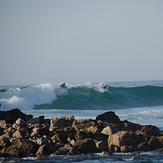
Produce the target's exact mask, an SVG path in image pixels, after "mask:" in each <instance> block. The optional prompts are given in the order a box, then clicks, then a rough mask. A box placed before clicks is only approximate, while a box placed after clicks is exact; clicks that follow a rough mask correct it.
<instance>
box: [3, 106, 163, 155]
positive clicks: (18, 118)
mask: <svg viewBox="0 0 163 163" xmlns="http://www.w3.org/2000/svg"><path fill="white" fill-rule="evenodd" d="M153 150H157V151H163V132H162V131H160V129H159V128H158V127H156V126H152V125H140V124H135V123H132V122H129V121H127V120H125V121H121V120H120V119H119V117H118V116H117V115H116V114H115V113H114V112H106V113H103V114H101V115H98V116H97V117H96V119H79V120H77V119H75V118H74V116H65V117H58V118H51V119H45V117H44V116H40V117H33V116H32V115H26V114H24V113H23V112H21V111H20V109H12V110H10V111H0V157H20V158H22V157H29V156H33V157H36V158H44V157H45V156H49V155H51V156H56V155H80V154H93V153H101V155H110V154H112V153H116V152H133V153H135V154H139V152H140V151H153Z"/></svg>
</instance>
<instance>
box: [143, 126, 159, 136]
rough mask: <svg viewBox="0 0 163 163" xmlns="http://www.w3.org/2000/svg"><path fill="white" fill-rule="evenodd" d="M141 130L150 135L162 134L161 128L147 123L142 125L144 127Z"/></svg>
mask: <svg viewBox="0 0 163 163" xmlns="http://www.w3.org/2000/svg"><path fill="white" fill-rule="evenodd" d="M140 132H142V133H143V134H145V135H147V136H148V137H150V136H158V135H159V134H160V129H159V128H158V127H156V126H152V125H145V126H142V128H141V129H140Z"/></svg>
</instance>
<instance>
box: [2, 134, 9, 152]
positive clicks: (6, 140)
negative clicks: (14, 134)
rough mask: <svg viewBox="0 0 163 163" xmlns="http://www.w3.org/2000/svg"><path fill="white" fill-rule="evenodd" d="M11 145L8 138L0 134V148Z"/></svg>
mask: <svg viewBox="0 0 163 163" xmlns="http://www.w3.org/2000/svg"><path fill="white" fill-rule="evenodd" d="M10 145H11V143H10V140H9V139H8V138H6V137H3V136H0V149H2V148H4V147H9V146H10Z"/></svg>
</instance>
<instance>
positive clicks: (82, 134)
mask: <svg viewBox="0 0 163 163" xmlns="http://www.w3.org/2000/svg"><path fill="white" fill-rule="evenodd" d="M89 137H90V136H89V134H88V133H86V132H83V131H77V132H76V133H75V135H74V138H75V140H83V139H86V138H89Z"/></svg>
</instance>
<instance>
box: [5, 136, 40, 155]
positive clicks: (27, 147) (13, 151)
mask: <svg viewBox="0 0 163 163" xmlns="http://www.w3.org/2000/svg"><path fill="white" fill-rule="evenodd" d="M37 149H38V146H37V145H36V144H35V143H34V142H32V141H30V140H21V139H14V140H13V141H12V144H11V146H9V147H8V148H6V149H5V150H4V151H3V153H2V154H3V155H8V156H13V157H26V156H31V155H33V156H35V153H36V151H37Z"/></svg>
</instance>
